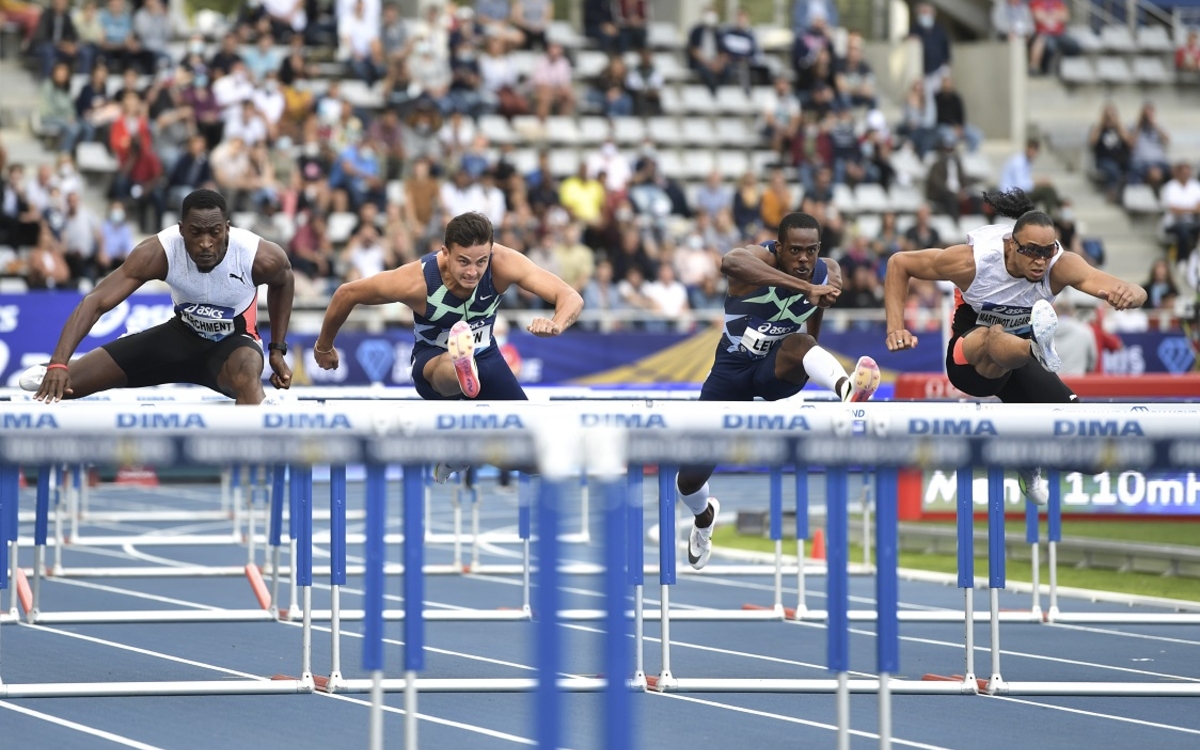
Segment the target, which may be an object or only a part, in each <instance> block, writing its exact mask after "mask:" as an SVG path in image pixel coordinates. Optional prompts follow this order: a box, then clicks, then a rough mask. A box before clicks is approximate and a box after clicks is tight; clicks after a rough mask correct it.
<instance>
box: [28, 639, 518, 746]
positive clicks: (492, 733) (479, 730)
mask: <svg viewBox="0 0 1200 750" xmlns="http://www.w3.org/2000/svg"><path fill="white" fill-rule="evenodd" d="M18 624H20V625H21V626H23V627H28V628H34V629H36V630H37V631H38V632H43V633H53V634H55V635H62V636H66V637H68V638H75V639H78V640H81V641H86V642H88V643H94V644H97V645H100V646H109V647H111V648H115V649H118V650H121V651H131V652H133V653H136V654H141V655H143V656H151V657H154V658H158V659H164V660H166V661H170V662H175V663H177V664H185V665H187V666H192V667H198V668H200V669H208V670H211V671H214V672H220V673H222V674H226V675H230V676H233V677H239V678H242V679H246V680H257V681H262V682H268V681H269V679H268V678H266V677H262V676H260V675H255V674H250V673H249V672H241V671H239V670H236V669H230V668H228V667H221V666H218V665H216V664H208V663H206V662H201V661H195V660H192V659H184V658H183V657H180V656H174V655H172V654H166V653H163V652H161V651H151V650H150V649H145V648H140V647H138V646H130V645H128V644H125V643H118V642H116V641H110V640H106V639H104V638H97V637H95V636H89V635H83V634H82V633H72V632H70V631H67V630H59V629H58V628H52V627H46V626H45V625H29V624H28V623H18ZM284 624H287V625H293V626H294V627H301V624H300V623H284ZM319 629H320V630H323V631H325V632H329V628H319ZM342 635H351V636H355V637H359V638H361V637H362V636H361V634H357V633H346V632H343V633H342ZM385 642H388V643H392V644H396V643H397V641H394V640H391V639H387V640H386V641H385ZM448 653H451V654H452V653H453V652H448ZM514 666H516V665H514ZM313 695H317V696H321V697H325V698H336V699H338V700H344V701H347V702H350V703H356V704H358V705H363V706H370V705H371V704H370V701H363V700H359V699H355V698H348V697H346V696H342V695H336V694H335V695H330V694H328V693H322V692H319V691H318V692H316V693H313ZM384 710H385V711H389V712H391V713H399V714H403V713H404V711H403V710H401V709H394V708H388V707H387V706H384ZM417 717H418V718H420V719H423V720H425V721H429V722H432V723H434V724H440V725H443V726H447V727H452V728H455V729H463V730H466V731H468V732H474V733H476V734H482V735H486V736H488V737H495V738H497V739H503V740H509V741H512V742H517V743H520V744H524V745H533V744H535V743H534V741H533V740H531V739H528V738H525V737H519V736H516V735H511V734H508V733H505V732H501V731H498V730H495V729H489V728H487V727H482V726H478V725H475V724H466V723H463V722H458V721H453V720H451V719H443V718H441V717H439V716H429V715H427V714H417ZM81 726H82V725H81ZM85 730H86V728H81V731H85ZM97 731H98V730H97ZM114 741H115V740H114ZM132 746H133V747H144V748H147V749H148V750H161V749H160V748H154V747H152V746H150V745H132Z"/></svg>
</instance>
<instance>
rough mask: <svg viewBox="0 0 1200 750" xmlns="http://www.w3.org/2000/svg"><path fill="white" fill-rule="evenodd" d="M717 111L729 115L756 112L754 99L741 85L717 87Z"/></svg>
mask: <svg viewBox="0 0 1200 750" xmlns="http://www.w3.org/2000/svg"><path fill="white" fill-rule="evenodd" d="M716 106H717V111H718V112H724V113H726V114H731V115H749V114H757V113H758V108H757V107H756V106H754V100H753V99H751V98H750V94H748V93H746V91H745V90H744V89H743V88H742V87H741V86H722V87H721V88H719V89H717V101H716Z"/></svg>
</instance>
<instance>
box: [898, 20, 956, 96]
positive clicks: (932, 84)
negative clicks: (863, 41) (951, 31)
mask: <svg viewBox="0 0 1200 750" xmlns="http://www.w3.org/2000/svg"><path fill="white" fill-rule="evenodd" d="M934 12H935V11H934V9H933V5H931V4H930V3H918V4H917V13H916V23H915V24H913V25H912V26H911V27H910V28H909V30H908V35H909V36H910V37H915V38H916V39H918V40H919V41H920V42H921V70H922V71H923V73H924V75H925V99H926V107H928V108H929V111H934V102H933V97H934V94H936V93H937V92H939V91H941V89H942V78H943V77H944V76H945V75H947V74H948V73H949V72H950V37H949V36H947V35H946V30H945V29H944V28H942V27H941V25H939V24H938V23H937V22H936V21H935V19H934Z"/></svg>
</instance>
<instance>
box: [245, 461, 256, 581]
mask: <svg viewBox="0 0 1200 750" xmlns="http://www.w3.org/2000/svg"><path fill="white" fill-rule="evenodd" d="M258 490H259V485H258V466H257V465H255V466H251V467H250V489H249V491H248V492H247V493H246V564H247V565H254V564H256V562H257V557H258V544H257V542H255V540H254V535H255V534H256V533H257V532H258V530H257V528H256V525H257V524H256V522H255V521H256V519H255V518H254V498H255V496H256V495H257V494H258Z"/></svg>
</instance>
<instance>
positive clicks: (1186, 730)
mask: <svg viewBox="0 0 1200 750" xmlns="http://www.w3.org/2000/svg"><path fill="white" fill-rule="evenodd" d="M985 697H988V698H993V699H995V700H1001V701H1008V702H1010V703H1023V704H1025V705H1027V706H1037V707H1038V708H1050V709H1053V710H1055V711H1064V712H1066V713H1069V714H1079V715H1080V716H1090V717H1092V718H1095V719H1109V720H1111V721H1119V722H1121V723H1123V724H1137V725H1138V726H1143V727H1152V728H1154V729H1166V730H1168V731H1171V732H1182V733H1184V734H1197V735H1200V729H1189V728H1188V727H1177V726H1175V725H1174V724H1160V723H1159V722H1157V721H1146V720H1144V719H1134V718H1130V717H1128V716H1117V715H1116V714H1106V713H1101V712H1099V711H1085V710H1084V709H1082V708H1071V707H1070V706H1057V705H1055V704H1053V703H1042V702H1041V701H1031V700H1026V699H1024V698H1013V697H1010V696H1007V695H989V696H985Z"/></svg>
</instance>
